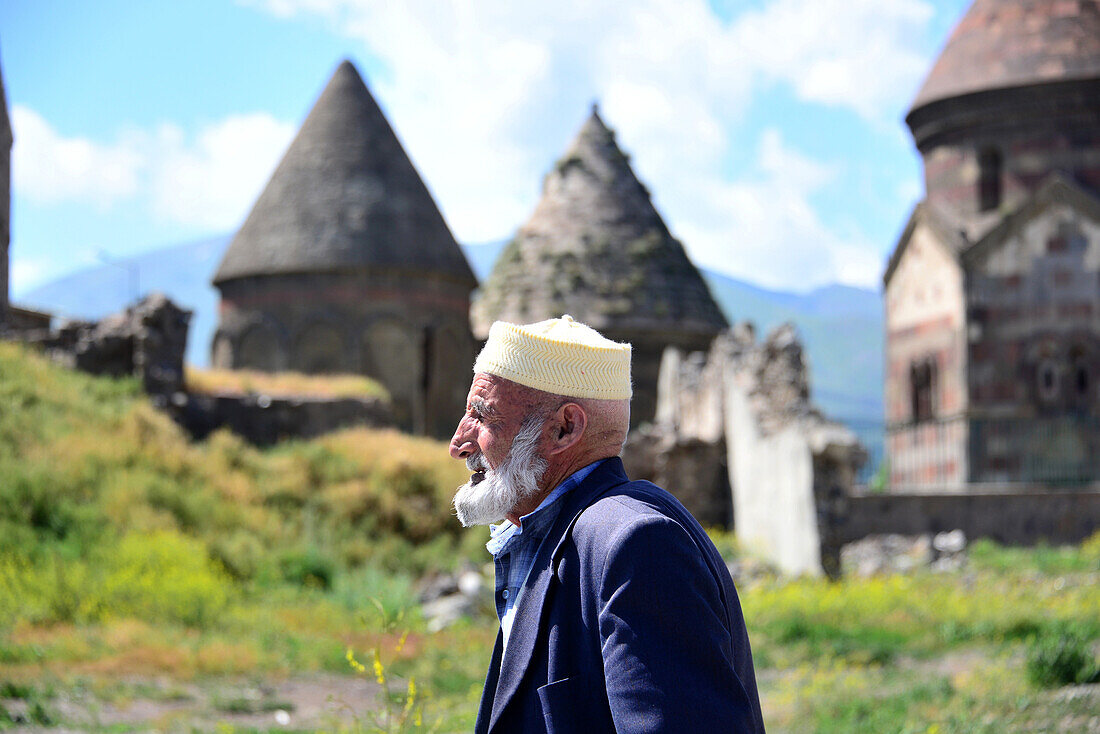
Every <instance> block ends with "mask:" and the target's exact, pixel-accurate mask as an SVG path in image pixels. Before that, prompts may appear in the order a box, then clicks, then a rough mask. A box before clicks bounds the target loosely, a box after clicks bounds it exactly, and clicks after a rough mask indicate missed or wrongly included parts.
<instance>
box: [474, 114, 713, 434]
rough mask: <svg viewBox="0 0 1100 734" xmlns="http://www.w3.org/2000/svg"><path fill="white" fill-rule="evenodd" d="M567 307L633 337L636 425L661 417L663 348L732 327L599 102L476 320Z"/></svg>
mask: <svg viewBox="0 0 1100 734" xmlns="http://www.w3.org/2000/svg"><path fill="white" fill-rule="evenodd" d="M565 313H568V314H570V315H572V316H573V317H574V318H576V319H577V320H579V321H583V322H585V323H587V324H589V325H590V326H592V327H593V328H596V329H598V330H599V331H601V332H602V333H603V334H605V335H606V336H607V337H608V338H611V339H615V340H617V341H628V342H631V343H632V344H633V345H634V359H633V376H634V400H633V404H632V410H631V422H632V423H633V424H634V425H637V424H638V423H640V422H643V421H648V420H651V419H652V418H653V412H654V409H655V407H656V393H657V373H658V371H659V368H660V361H661V354H662V352H663V351H664V349H665V347H667V346H670V345H671V346H677V347H680V348H681V349H684V350H687V351H696V350H705V349H706V348H707V347H708V346H709V344H710V342H711V340H712V339H713V338H714V337H715V336H716V335H717V334H718V333H719V331H721V330H722V329H724V328H726V327H727V326H728V324H727V322H726V319H725V317H724V316H723V315H722V312H721V310H720V309H719V308H718V305H717V304H716V303H715V302H714V299H713V298H712V297H711V294H710V291H709V290H708V289H707V286H706V283H704V281H703V279H702V277H701V276H700V274H699V271H698V270H696V269H695V266H694V265H692V264H691V261H689V260H688V258H687V255H686V254H685V253H684V248H683V246H682V245H681V244H680V243H679V242H678V241H677V240H676V239H675V238H674V237H673V236H672V235H671V234H670V233H669V231H668V227H666V226H665V223H664V221H662V219H661V217H660V215H659V214H658V213H657V211H656V209H654V207H653V204H652V202H651V201H650V197H649V192H648V191H647V190H646V188H645V186H643V185H642V184H641V182H639V181H638V179H637V177H636V176H635V175H634V172H633V171H632V170H631V168H630V164H629V162H628V160H627V157H626V156H625V155H624V154H623V152H622V151H621V150H620V149H619V146H618V145H617V144H616V142H615V135H614V133H613V132H612V131H611V130H609V129H608V128H607V126H606V125H605V124H604V123H603V120H601V119H600V115H599V112H598V110H597V109H596V107H595V106H593V109H592V114H591V115H590V116H589V118H588V120H587V121H586V122H585V123H584V125H583V126H582V127H581V129H580V132H579V133H578V134H577V137H576V139H575V140H574V141H573V143H572V144H571V145H570V146H569V149H568V150H567V151H566V153H565V155H564V156H563V157H562V158H561V159H560V160H559V161H558V162H557V164H556V165H555V166H554V168H553V170H551V171H550V173H549V174H548V175H547V176H546V179H545V180H544V182H543V191H542V198H541V200H540V201H539V203H538V205H537V206H536V207H535V211H534V213H533V214H532V215H531V218H530V219H529V220H528V221H527V223H526V224H524V225H523V226H522V227H521V228H520V229H519V231H518V232H517V233H516V235H515V237H514V238H513V239H512V241H511V242H510V243H509V244H508V245H507V246H506V247H505V249H504V251H503V252H502V253H501V255H500V258H499V259H498V261H497V262H496V264H495V266H494V267H493V272H492V274H491V275H490V276H489V278H488V280H487V281H486V282H485V284H484V286H483V287H482V289H481V291H480V294H479V296H478V298H477V301H476V302H475V304H474V307H473V310H472V324H473V329H474V334H475V336H477V337H479V338H484V337H485V336H486V334H487V333H488V329H489V326H490V325H491V324H492V322H493V321H496V320H504V321H512V322H515V323H528V322H532V321H540V320H543V319H548V318H553V317H557V316H561V315H562V314H565Z"/></svg>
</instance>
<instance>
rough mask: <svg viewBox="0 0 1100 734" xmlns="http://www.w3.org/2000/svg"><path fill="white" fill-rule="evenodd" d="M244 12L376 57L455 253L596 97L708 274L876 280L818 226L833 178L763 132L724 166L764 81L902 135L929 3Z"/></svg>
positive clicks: (870, 249)
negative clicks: (741, 162)
mask: <svg viewBox="0 0 1100 734" xmlns="http://www.w3.org/2000/svg"><path fill="white" fill-rule="evenodd" d="M249 4H252V5H255V6H258V7H261V8H266V9H267V10H268V11H269V12H270V13H272V14H274V15H277V16H280V17H294V16H298V15H311V16H315V17H320V18H322V19H324V20H325V21H326V22H328V23H329V24H330V25H331V26H332V27H333V28H334V29H335V30H336V31H337V32H340V33H342V34H344V35H346V36H348V37H351V38H356V39H359V40H361V41H362V42H363V43H364V44H365V47H366V49H367V50H368V51H369V53H370V55H371V56H372V57H374V58H377V59H380V60H381V61H382V62H383V64H384V65H385V67H386V73H385V75H383V77H382V78H380V79H377V80H375V81H374V82H373V86H374V87H375V91H376V93H377V95H378V97H379V98H380V100H381V101H382V103H383V105H384V107H385V108H386V110H387V113H388V114H389V116H390V118H391V122H392V123H393V124H394V127H395V128H396V129H397V130H398V132H399V135H400V136H401V138H402V140H403V142H405V143H406V147H407V149H408V151H409V153H410V155H411V156H412V157H413V158H414V159H415V161H416V162H417V164H418V166H419V167H420V169H421V172H422V174H423V176H424V178H425V180H426V181H427V182H429V184H430V186H431V187H432V188H433V190H434V191H435V192H436V194H437V200H438V201H439V203H440V205H441V208H442V209H443V210H444V214H445V216H446V218H447V220H448V222H449V223H450V225H451V226H452V228H453V230H454V232H455V235H456V236H457V237H458V238H459V239H460V240H464V241H473V242H477V241H484V240H487V239H494V238H502V237H506V236H508V235H510V234H511V233H512V232H513V231H514V229H515V228H516V227H517V226H518V225H519V224H520V223H522V221H523V220H524V219H525V218H526V216H528V214H529V213H530V211H531V209H532V208H533V206H534V203H535V198H536V197H537V195H538V181H539V180H541V177H542V175H543V174H544V173H545V172H546V171H547V170H548V169H549V168H550V166H551V164H552V161H553V159H554V158H555V157H556V156H557V155H559V154H560V153H561V152H562V151H563V149H564V146H565V144H566V142H567V141H566V139H565V136H567V135H568V134H570V133H571V131H572V130H575V129H576V128H577V127H579V126H580V124H581V122H582V121H583V118H584V115H585V112H586V109H587V105H588V102H590V101H591V100H592V99H597V98H598V99H600V100H602V110H603V114H604V118H605V119H606V120H607V121H608V122H609V123H610V124H611V125H613V126H614V127H616V128H617V130H618V132H619V138H620V141H621V142H622V144H623V147H624V149H626V151H627V152H628V153H630V154H631V155H632V159H633V164H634V167H635V170H636V171H637V172H638V173H639V175H640V177H641V178H642V179H643V180H644V181H645V182H646V183H647V184H649V186H650V188H651V189H652V190H653V191H654V198H655V200H656V202H657V203H658V204H659V207H660V209H661V210H662V213H664V214H665V215H666V217H667V218H668V220H669V224H670V226H671V228H672V229H673V230H674V231H675V232H676V233H677V234H678V235H679V236H680V237H681V239H682V240H683V241H684V243H685V245H686V246H687V247H688V249H689V251H690V252H691V254H692V256H693V257H694V258H695V259H696V260H697V261H699V262H700V263H701V264H705V265H707V266H708V267H713V268H716V269H718V270H721V271H724V272H732V273H733V274H736V275H739V276H742V277H747V278H749V279H752V280H754V281H758V282H764V283H767V284H769V285H775V286H782V287H796V288H804V287H809V286H811V285H816V284H819V283H822V282H828V281H829V280H831V279H833V280H835V279H841V280H843V281H844V282H849V283H859V284H862V285H869V284H873V283H874V282H875V281H876V280H877V277H878V270H879V269H880V267H881V266H880V263H878V256H877V255H875V254H874V253H875V252H877V251H878V249H880V248H878V247H874V246H871V245H870V244H869V243H865V242H862V241H860V240H859V238H858V236H856V237H852V236H850V235H847V234H845V235H841V234H839V233H837V232H835V231H832V230H830V228H829V227H828V226H826V225H825V224H824V223H823V221H822V218H821V217H820V216H819V215H818V214H817V212H816V211H815V210H814V207H813V205H812V201H811V197H812V194H813V192H814V191H816V190H818V189H819V187H820V186H823V185H825V182H826V181H828V180H833V179H834V178H835V177H836V175H837V172H836V171H835V170H833V168H832V167H829V166H824V165H822V164H820V163H818V162H816V161H813V160H810V159H808V158H806V157H805V156H802V155H799V154H797V153H796V152H794V151H792V150H790V149H789V148H787V147H786V146H785V145H783V144H782V141H781V140H780V137H779V133H778V132H775V131H772V132H768V133H766V134H764V135H763V136H762V137H761V138H760V140H759V141H758V142H759V145H760V150H759V152H758V158H757V160H756V161H755V164H754V168H753V170H752V171H750V172H748V173H739V174H738V175H737V176H736V177H735V176H731V175H730V173H729V172H728V170H726V169H725V166H724V161H725V160H726V158H727V155H728V153H729V152H730V150H731V148H732V146H733V145H735V144H738V143H739V142H740V141H739V140H738V135H740V134H743V131H742V130H741V126H742V121H743V119H744V116H745V111H746V109H748V108H749V107H750V106H751V104H752V101H753V95H754V93H755V92H756V91H759V90H760V89H761V88H762V87H763V86H764V85H770V84H784V85H787V86H788V87H789V88H790V89H792V90H793V91H794V93H795V95H796V96H797V97H798V98H799V99H801V100H803V101H806V102H811V103H817V104H825V105H832V106H838V107H843V108H846V109H850V110H852V111H854V112H855V113H857V114H858V115H859V116H861V117H862V118H864V119H865V120H866V121H869V122H872V123H873V124H876V125H879V126H881V127H885V128H887V129H888V128H889V126H891V125H894V124H895V122H894V117H895V116H896V113H897V109H898V108H899V107H900V106H901V105H904V104H905V103H906V102H907V101H908V97H909V96H910V95H911V94H912V93H913V91H915V88H916V85H917V84H918V83H919V81H920V75H921V74H922V73H923V72H924V71H925V70H926V69H927V65H928V59H927V57H926V56H925V54H926V50H924V49H921V48H919V45H920V41H921V39H920V33H919V32H920V31H921V30H923V29H924V28H926V27H927V25H928V23H929V21H930V19H931V16H932V7H931V5H930V4H929V3H928V2H927V0H891V2H882V0H773V1H772V2H768V3H766V4H765V5H764V6H763V7H762V8H759V9H753V10H747V11H744V12H742V13H740V14H739V15H737V16H735V17H733V18H732V19H731V20H729V21H728V22H727V21H723V20H722V19H720V18H719V17H718V16H717V15H716V14H715V13H714V11H713V9H712V7H711V5H710V4H709V3H708V2H706V0H636V1H635V2H633V3H631V4H629V5H625V6H624V5H623V4H621V3H617V2H609V1H608V2H591V1H590V0H588V1H586V0H560V1H559V2H556V3H514V2H508V1H506V0H484V1H481V0H476V1H470V2H448V3H440V2H438V0H405V1H404V2H399V3H386V2H382V3H379V2H374V1H373V0H250V2H249ZM368 83H371V82H370V80H368ZM563 121H566V122H563ZM563 125H564V126H565V127H564V130H565V132H564V133H563ZM864 250H866V252H867V253H869V254H868V255H862V254H861V253H862V252H863V251H864ZM731 252H733V253H735V257H732V258H731V256H730V254H731Z"/></svg>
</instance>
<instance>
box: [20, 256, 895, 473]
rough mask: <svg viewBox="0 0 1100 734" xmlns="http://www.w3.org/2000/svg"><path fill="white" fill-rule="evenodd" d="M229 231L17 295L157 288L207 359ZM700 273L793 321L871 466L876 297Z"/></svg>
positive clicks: (78, 309)
mask: <svg viewBox="0 0 1100 734" xmlns="http://www.w3.org/2000/svg"><path fill="white" fill-rule="evenodd" d="M230 239H231V237H230V236H229V235H226V236H222V237H214V238H211V239H206V240H202V241H199V242H190V243H186V244H182V245H177V246H174V247H168V248H164V249H160V250H155V251H153V252H149V253H145V254H143V255H136V256H134V257H131V258H126V259H124V260H119V261H117V262H115V263H112V264H103V265H97V266H93V267H89V268H85V269H83V270H80V271H77V272H75V273H73V274H71V275H67V276H65V277H63V278H59V279H58V280H55V281H52V282H50V283H47V284H46V285H43V286H40V287H38V288H35V289H33V290H31V291H28V292H26V293H23V294H22V295H20V296H19V297H17V298H16V299H15V301H16V302H17V303H19V304H20V305H23V306H30V307H32V308H40V309H42V310H44V311H49V312H52V313H55V314H57V315H58V316H62V317H69V318H83V319H99V318H102V317H103V316H106V315H107V314H110V313H114V312H116V311H119V310H121V309H122V308H124V307H125V306H126V304H128V303H130V302H132V301H133V300H134V298H135V290H136V291H137V292H140V293H147V292H150V291H154V290H156V291H161V292H163V293H166V294H167V295H169V296H170V297H171V298H172V299H173V300H175V301H176V302H177V303H178V304H180V305H181V306H183V307H185V308H189V309H192V310H193V312H194V316H193V317H192V320H191V336H190V339H189V341H188V344H187V360H188V361H189V362H190V363H192V364H195V365H198V366H206V365H208V364H209V361H210V342H211V340H212V339H213V336H214V330H215V329H216V328H217V313H218V292H217V290H215V289H214V287H213V286H211V285H210V279H211V278H212V277H213V275H214V271H215V270H216V269H217V267H218V263H219V262H220V261H221V257H222V254H223V253H224V252H225V248H226V247H227V246H228V245H229V240H230ZM504 245H505V242H504V241H499V242H489V243H482V244H473V245H463V251H464V252H465V253H466V257H467V259H468V260H469V261H470V266H471V267H472V268H473V270H474V274H475V275H477V277H478V280H481V281H484V280H485V278H486V277H487V276H488V275H489V271H490V270H492V267H493V263H494V262H496V258H497V256H498V255H499V254H500V251H501V250H502V249H503V247H504ZM703 277H704V278H705V279H706V281H707V284H708V285H709V286H710V290H711V293H712V294H713V295H714V297H715V299H716V300H717V301H718V304H719V305H720V306H721V307H722V309H723V311H725V313H726V315H727V317H728V318H729V320H730V322H731V323H735V322H737V321H745V320H748V321H752V322H753V323H754V324H755V325H756V329H757V334H758V335H759V338H763V336H764V335H765V334H766V333H767V332H768V331H769V330H770V329H772V328H774V327H776V326H778V325H779V324H781V323H783V322H786V321H790V322H792V323H794V324H795V325H796V326H797V328H798V331H799V333H800V334H801V336H802V340H803V344H804V346H805V348H806V353H807V356H808V360H809V364H810V370H811V380H812V385H813V395H814V400H815V401H816V402H817V404H818V405H820V406H821V409H822V410H823V411H824V412H825V414H826V415H828V416H829V417H831V418H833V419H835V420H839V421H841V422H842V423H845V424H847V425H848V426H850V427H851V428H852V429H853V430H854V431H856V433H857V434H858V435H859V436H860V438H861V439H862V440H863V442H864V443H865V444H866V445H867V447H868V448H869V449H870V450H871V453H872V461H871V462H870V463H871V465H874V464H877V459H878V457H880V456H881V455H882V442H883V438H882V416H883V410H882V379H883V344H882V328H883V326H882V302H881V297H880V295H879V294H878V293H876V292H874V291H871V290H866V289H862V288H851V287H848V286H842V285H830V286H825V287H823V288H818V289H816V290H814V291H811V292H810V293H806V294H797V293H785V292H782V291H773V290H768V289H766V288H760V287H758V286H754V285H751V284H749V283H746V282H744V281H740V280H736V279H734V278H730V277H728V276H725V275H720V274H718V273H714V272H710V271H707V270H704V271H703Z"/></svg>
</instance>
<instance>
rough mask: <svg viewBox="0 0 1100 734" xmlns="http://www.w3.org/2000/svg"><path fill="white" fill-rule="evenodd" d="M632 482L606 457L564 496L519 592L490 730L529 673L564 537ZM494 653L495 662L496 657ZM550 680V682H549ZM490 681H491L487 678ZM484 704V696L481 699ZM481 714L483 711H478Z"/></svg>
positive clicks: (616, 460)
mask: <svg viewBox="0 0 1100 734" xmlns="http://www.w3.org/2000/svg"><path fill="white" fill-rule="evenodd" d="M627 481H629V480H628V479H627V477H626V472H625V471H624V469H623V463H622V460H620V459H619V458H618V457H612V458H610V459H606V460H605V461H604V462H603V463H602V464H601V465H600V466H598V467H596V470H595V471H593V472H592V474H590V475H589V476H588V477H587V478H586V479H585V480H584V481H583V482H581V483H580V485H578V486H577V487H576V488H574V489H573V490H572V491H571V492H569V495H568V496H567V497H566V498H565V499H564V502H565V504H564V506H563V507H562V509H561V511H560V512H559V513H558V517H557V519H555V520H554V524H553V525H552V526H551V528H550V531H549V532H548V533H547V534H546V537H545V538H543V540H542V544H541V545H540V546H539V550H538V553H537V554H536V555H535V561H534V564H533V565H532V566H531V575H530V576H528V578H527V583H526V584H525V585H524V587H523V591H522V593H521V594H520V598H519V606H518V607H517V608H516V615H515V618H514V619H513V621H512V631H511V633H510V634H509V636H508V653H507V654H505V655H504V659H503V661H502V662H501V668H500V678H499V680H498V681H497V687H496V695H495V696H494V697H493V713H492V716H491V718H490V719H489V731H492V729H493V727H494V726H496V723H497V721H498V720H499V719H500V716H501V712H502V711H503V710H504V708H505V707H506V706H507V705H508V702H509V701H511V699H512V697H513V696H515V694H516V691H517V690H518V689H519V686H520V683H521V682H522V681H523V678H524V676H525V675H526V674H527V668H528V666H529V665H530V663H531V658H532V655H533V654H534V651H535V643H536V642H537V641H538V637H539V629H540V627H541V626H542V617H543V612H544V611H545V609H546V597H547V594H548V592H549V590H550V586H551V580H552V579H553V577H554V564H553V563H552V559H553V558H554V557H555V556H556V555H557V552H558V548H559V547H560V546H561V545H562V543H563V542H564V541H565V536H566V535H567V534H568V531H569V529H570V528H572V527H573V524H574V523H575V522H576V519H577V517H579V516H580V514H581V512H583V511H584V510H585V508H587V507H588V506H589V505H590V504H592V502H593V501H595V499H596V498H597V497H598V496H599V495H601V494H603V493H604V492H606V491H608V490H609V489H611V488H613V487H616V486H618V485H620V484H623V483H624V482H627ZM496 659H497V658H496V655H495V654H494V661H495V660H496ZM546 682H547V683H549V682H550V681H546ZM486 683H488V681H486ZM482 705H484V698H483V699H482ZM479 717H480V714H479Z"/></svg>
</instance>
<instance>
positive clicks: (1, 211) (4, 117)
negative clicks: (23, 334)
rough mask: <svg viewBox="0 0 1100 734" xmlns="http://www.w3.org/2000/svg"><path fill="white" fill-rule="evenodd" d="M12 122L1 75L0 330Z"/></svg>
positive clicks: (4, 314)
mask: <svg viewBox="0 0 1100 734" xmlns="http://www.w3.org/2000/svg"><path fill="white" fill-rule="evenodd" d="M11 143H12V136H11V120H9V119H8V97H7V94H6V93H5V91H4V77H3V74H2V73H0V329H2V328H3V326H4V323H5V322H6V321H7V316H8V257H9V256H8V245H9V244H10V242H11Z"/></svg>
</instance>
